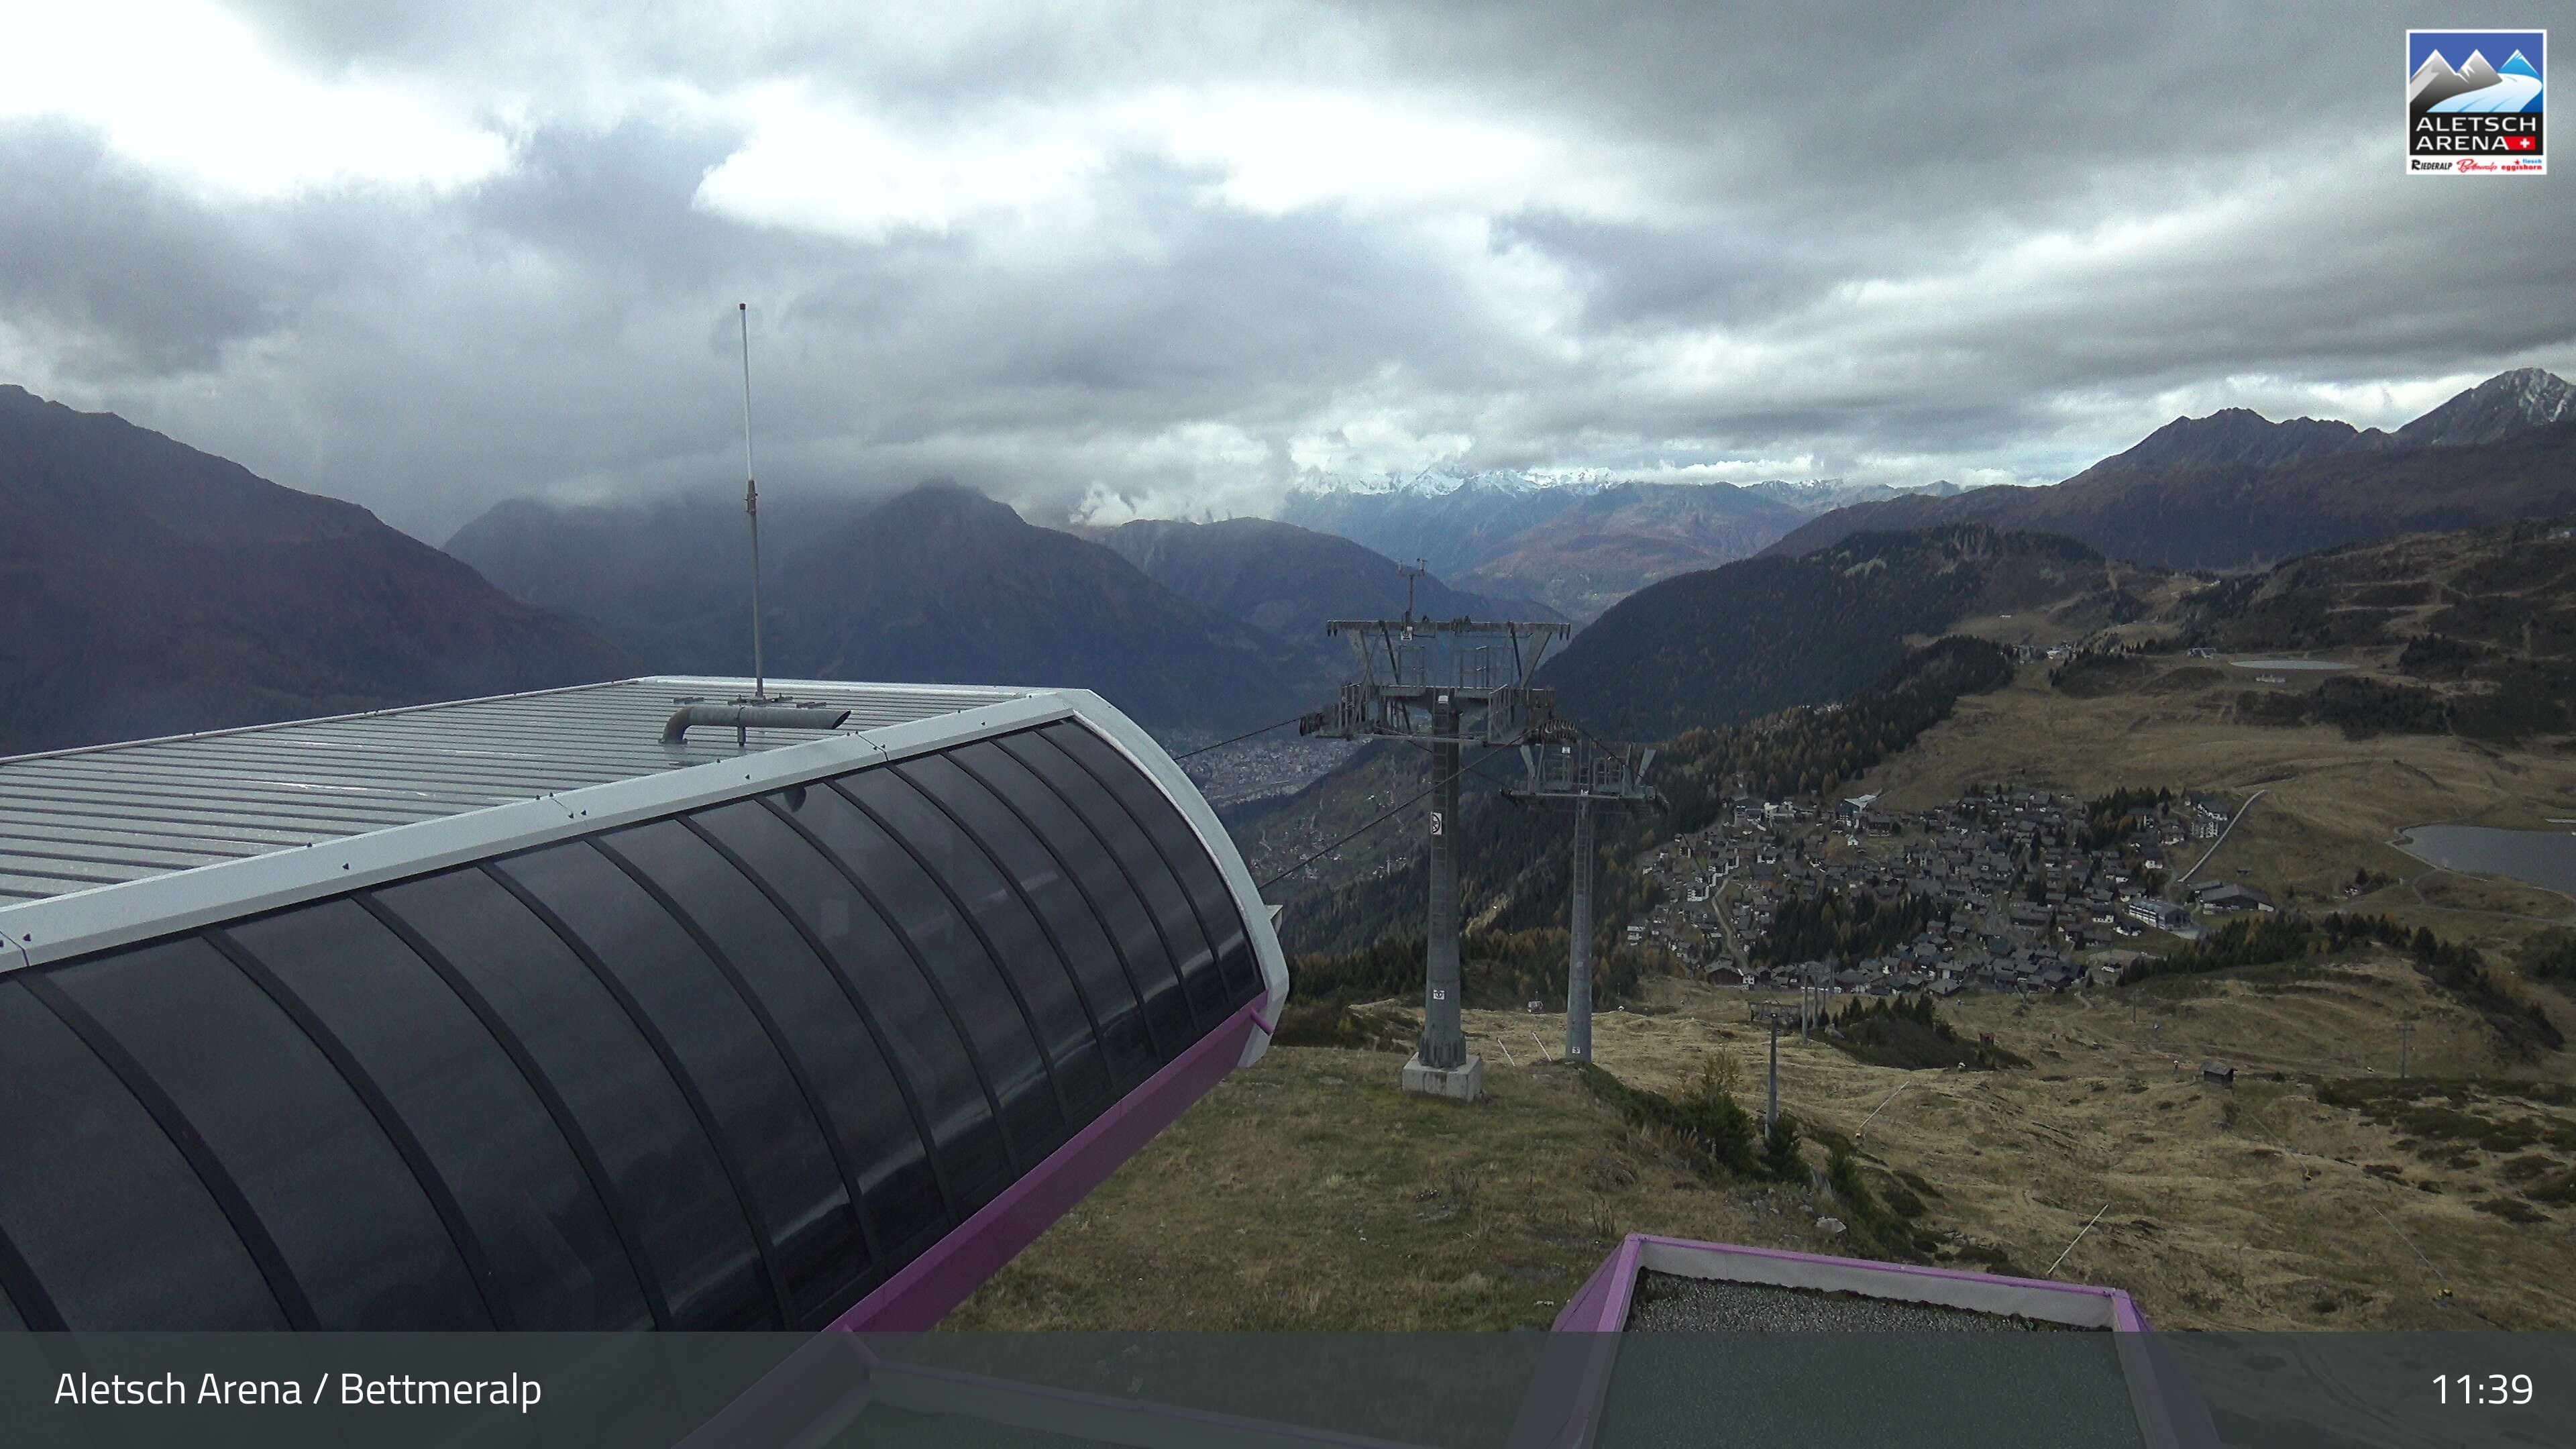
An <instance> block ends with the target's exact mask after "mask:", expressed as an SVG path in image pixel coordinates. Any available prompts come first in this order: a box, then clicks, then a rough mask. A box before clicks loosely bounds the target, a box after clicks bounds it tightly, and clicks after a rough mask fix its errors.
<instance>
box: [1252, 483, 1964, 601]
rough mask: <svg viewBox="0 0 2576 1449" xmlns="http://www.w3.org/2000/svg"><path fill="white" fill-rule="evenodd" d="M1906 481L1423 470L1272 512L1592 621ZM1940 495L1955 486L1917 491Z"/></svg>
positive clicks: (1315, 488)
mask: <svg viewBox="0 0 2576 1449" xmlns="http://www.w3.org/2000/svg"><path fill="white" fill-rule="evenodd" d="M1905 491H1906V490H1900V489H1896V488H1891V487H1888V486H1886V485H1883V484H1854V483H1846V482H1842V481H1840V480H1820V481H1817V482H1811V483H1789V482H1781V481H1770V482H1763V483H1755V484H1732V483H1656V482H1643V481H1635V480H1619V479H1615V478H1611V477H1608V476H1606V475H1600V474H1581V475H1572V476H1550V475H1538V474H1528V473H1513V472H1483V473H1456V472H1441V471H1430V472H1425V473H1422V474H1417V475H1415V476H1414V477H1412V478H1408V479H1400V480H1399V479H1384V480H1371V481H1362V482H1357V483H1346V482H1325V483H1320V484H1315V485H1309V486H1305V487H1301V488H1298V489H1295V490H1293V491H1291V492H1290V493H1289V494H1288V495H1287V497H1286V498H1285V499H1284V500H1283V501H1282V503H1281V505H1280V510H1279V516H1280V517H1281V518H1282V519H1283V520H1285V521H1287V522H1290V523H1295V524H1298V525H1301V526H1303V527H1306V528H1310V529H1314V530H1316V531H1318V532H1323V533H1331V534H1338V535H1339V536H1341V537H1343V538H1347V539H1351V540H1353V541H1354V542H1357V543H1359V544H1362V545H1364V546H1366V547H1368V548H1370V549H1372V550H1374V551H1376V552H1377V553H1380V554H1383V555H1385V556H1387V557H1389V558H1393V559H1401V560H1412V559H1421V560H1422V561H1423V562H1424V564H1425V565H1426V566H1427V567H1428V568H1429V569H1430V570H1431V571H1432V572H1433V573H1435V574H1438V575H1440V576H1441V577H1443V578H1447V579H1450V580H1452V581H1453V582H1455V583H1457V584H1459V585H1461V586H1464V587H1468V588H1472V589H1476V590H1479V591H1482V592H1486V593H1492V594H1499V595H1504V596H1507V597H1524V598H1534V599H1538V600H1540V601H1542V602H1544V603H1546V604H1547V605H1549V606H1550V607H1551V608H1553V609H1556V610H1558V611H1559V612H1561V613H1563V614H1564V615H1565V616H1567V617H1568V618H1571V619H1575V620H1578V621H1589V620H1590V619H1592V618H1594V617H1596V616H1598V615H1599V614H1600V613H1601V611H1602V610H1603V609H1606V608H1608V607H1609V606H1610V605H1611V604H1613V603H1616V602H1617V601H1618V600H1619V599H1621V598H1624V597H1626V596H1627V595H1628V594H1629V593H1632V592H1634V591H1635V590H1637V589H1638V588H1641V587H1643V586H1644V585H1646V584H1649V583H1652V582H1654V581H1656V580H1658V579H1664V578H1670V577H1672V576H1673V575H1675V574H1678V573H1685V572H1688V571H1690V570H1692V569H1703V568H1711V567H1714V566H1716V565H1718V564H1722V563H1727V562H1730V561H1732V560H1734V559H1739V558H1744V557H1747V556H1749V555H1751V554H1753V553H1755V552H1757V551H1759V550H1760V549H1762V548H1764V547H1766V546H1768V545H1769V544H1771V543H1772V542H1774V541H1776V540H1778V539H1779V538H1781V537H1783V536H1784V535H1786V534H1787V533H1789V532H1790V531H1791V530H1793V529H1795V528H1796V527H1798V525H1799V524H1801V523H1802V522H1804V521H1805V520H1806V519H1808V518H1810V517H1813V516H1814V515H1816V514H1819V513H1822V512H1825V511H1827V510H1830V509H1834V508H1840V507H1843V506H1845V505H1847V504H1851V503H1857V502H1863V501H1868V500H1872V499H1885V498H1893V497H1897V496H1901V495H1903V494H1904V493H1905ZM1918 491H1920V492H1922V493H1924V494H1929V495H1937V496H1948V495H1950V494H1955V493H1957V492H1958V491H1959V489H1958V488H1957V486H1956V485H1954V484H1950V483H1938V484H1934V485H1932V486H1931V487H1930V488H1927V489H1923V490H1918Z"/></svg>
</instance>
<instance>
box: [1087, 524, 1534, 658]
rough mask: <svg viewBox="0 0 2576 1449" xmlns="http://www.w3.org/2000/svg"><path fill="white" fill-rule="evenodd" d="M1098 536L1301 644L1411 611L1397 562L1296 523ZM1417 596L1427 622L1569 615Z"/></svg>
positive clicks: (1466, 596)
mask: <svg viewBox="0 0 2576 1449" xmlns="http://www.w3.org/2000/svg"><path fill="white" fill-rule="evenodd" d="M1098 537H1099V542H1101V543H1102V544H1104V545H1106V546H1107V547H1108V548H1109V549H1110V551H1111V552H1113V553H1116V554H1117V555H1118V556H1119V557H1121V558H1123V559H1125V560H1127V561H1128V562H1129V563H1131V564H1134V565H1135V566H1136V567H1137V568H1139V569H1141V570H1143V571H1144V573H1145V574H1146V576H1147V577H1149V578H1151V579H1153V580H1154V581H1155V582H1156V583H1159V584H1161V585H1162V586H1163V587H1165V588H1167V589H1170V590H1171V591H1172V592H1174V593H1176V594H1178V595H1180V596H1181V597H1182V598H1184V599H1188V600H1190V601H1191V602H1192V603H1195V604H1198V605H1200V606H1202V607H1204V608H1207V609H1210V610H1212V611H1214V612H1215V613H1218V614H1220V615H1223V616H1225V617H1226V618H1229V619H1237V620H1241V621H1242V622H1244V623H1247V624H1251V625H1253V626H1254V627H1256V628H1259V629H1263V630H1267V631H1268V632H1270V633H1272V634H1276V635H1278V636H1279V637H1281V638H1282V639H1285V640H1289V641H1292V642H1294V643H1296V644H1299V645H1317V646H1320V645H1322V644H1323V643H1324V624H1325V622H1326V621H1327V620H1331V619H1352V618H1363V619H1365V618H1394V617H1396V616H1398V615H1400V614H1402V613H1403V612H1404V609H1405V600H1406V598H1407V580H1406V578H1405V571H1404V569H1403V567H1402V566H1401V565H1399V564H1397V563H1396V562H1395V560H1393V559H1390V558H1387V557H1386V556H1385V555H1383V554H1379V553H1375V552H1372V551H1371V550H1369V549H1367V548H1364V547H1362V546H1361V545H1359V544H1356V543H1353V542H1351V541H1350V540H1349V539H1346V538H1340V537H1336V536H1335V535H1332V534H1329V533H1317V532H1315V531H1314V530H1312V529H1306V528H1299V527H1298V526H1297V525H1295V524H1293V523H1279V522H1274V521H1272V520H1270V519H1266V518H1233V519H1227V520H1225V521H1224V522H1221V523H1184V522H1176V521H1173V520H1168V519H1151V520H1138V521H1136V522H1134V523H1127V524H1122V525H1120V526H1119V527H1117V528H1113V529H1109V530H1107V531H1105V532H1103V533H1101V534H1100V535H1099V536H1098ZM1410 592H1411V597H1412V599H1413V608H1414V611H1415V613H1416V614H1418V615H1420V616H1421V617H1424V618H1435V619H1454V618H1458V617H1460V616H1462V615H1465V616H1473V617H1476V618H1483V619H1492V618H1513V619H1547V620H1554V619H1559V618H1561V617H1562V616H1561V615H1559V614H1558V613H1557V612H1556V611H1555V610H1553V609H1549V608H1547V607H1546V606H1545V605H1542V604H1537V603H1534V602H1532V601H1529V600H1522V599H1512V598H1505V597H1498V596H1496V595H1492V594H1480V593H1471V592H1469V591H1467V590H1464V589H1457V588H1452V587H1450V586H1449V585H1447V584H1445V583H1442V582H1441V581H1440V579H1439V578H1438V577H1436V576H1434V575H1431V574H1424V575H1422V576H1421V577H1419V578H1417V579H1414V580H1412V581H1411V591H1410Z"/></svg>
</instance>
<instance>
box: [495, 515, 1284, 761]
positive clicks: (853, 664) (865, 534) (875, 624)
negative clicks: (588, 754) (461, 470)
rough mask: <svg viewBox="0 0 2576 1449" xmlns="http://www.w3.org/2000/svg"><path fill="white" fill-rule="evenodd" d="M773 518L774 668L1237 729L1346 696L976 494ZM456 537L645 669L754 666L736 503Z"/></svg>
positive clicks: (1097, 553) (1212, 614) (1262, 640)
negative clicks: (957, 687)
mask: <svg viewBox="0 0 2576 1449" xmlns="http://www.w3.org/2000/svg"><path fill="white" fill-rule="evenodd" d="M761 512H762V518H763V524H764V528H763V530H762V538H763V541H764V545H765V547H766V549H767V559H766V566H765V573H766V579H765V587H764V590H763V600H762V602H763V608H764V612H763V615H762V619H763V634H764V646H765V650H766V656H767V663H768V668H769V672H770V673H771V674H772V675H773V676H777V677H784V678H793V677H799V676H802V677H807V678H826V679H870V680H889V681H897V682H911V683H931V684H1025V685H1064V686H1078V687H1082V688H1088V689H1093V690H1097V691H1099V692H1100V693H1101V694H1102V695H1104V696H1106V697H1107V698H1108V699H1109V700H1110V701H1111V702H1112V703H1114V704H1116V705H1118V706H1119V707H1120V708H1121V709H1124V710H1126V711H1128V712H1129V713H1131V714H1133V715H1134V716H1135V717H1136V718H1137V719H1138V720H1139V721H1140V722H1143V723H1145V724H1148V725H1151V726H1153V727H1155V728H1158V729H1165V730H1187V729H1199V728H1208V729H1214V728H1240V727H1243V726H1246V725H1249V724H1256V723H1260V722H1263V721H1265V720H1269V719H1275V718H1280V717H1284V716H1286V715H1290V714H1294V713H1296V712H1297V711H1299V710H1301V709H1309V708H1312V707H1314V705H1315V704H1316V702H1317V701H1318V700H1320V699H1321V698H1323V697H1324V696H1325V695H1327V694H1329V693H1330V688H1331V686H1330V682H1329V681H1328V680H1327V679H1325V678H1324V677H1323V676H1322V674H1321V673H1320V666H1319V664H1318V662H1317V660H1316V658H1315V656H1314V655H1313V654H1311V653H1308V652H1303V651H1299V650H1295V649H1286V648H1283V647H1282V645H1281V644H1280V642H1279V641H1278V640H1276V639H1274V638H1272V637H1270V636H1269V635H1266V634H1263V633H1261V632H1259V631H1257V630H1255V629H1253V628H1251V627H1249V626H1247V625H1245V624H1242V623H1239V622H1237V621H1235V620H1233V619H1231V618H1227V617H1224V616H1222V615H1221V614H1219V613H1217V612H1216V611H1214V610H1211V609H1209V608H1206V607H1204V606H1202V605H1200V604H1196V603H1193V602H1191V601H1190V600H1188V599H1185V598H1183V597H1181V596H1180V595H1178V594H1175V593H1174V592H1172V591H1171V590H1169V589H1167V588H1165V587H1164V586H1162V585H1161V584H1158V583H1156V582H1155V581H1154V580H1153V579H1151V578H1149V577H1147V576H1146V575H1145V574H1144V573H1143V572H1141V571H1139V570H1138V569H1137V568H1136V567H1135V566H1134V565H1132V564H1130V563H1128V562H1127V561H1126V560H1125V559H1123V558H1121V557H1119V556H1118V555H1117V554H1116V553H1115V552H1113V551H1111V550H1110V549H1108V548H1105V547H1102V546H1101V545H1099V544H1096V543H1093V542H1089V541H1087V540H1084V539H1081V538H1077V537H1075V536H1073V535H1072V534H1069V533H1064V532H1061V531H1058V530H1055V529H1048V528H1040V527H1037V526H1035V525H1032V524H1030V523H1028V522H1026V521H1024V520H1023V519H1021V517H1020V516H1019V514H1018V513H1017V512H1015V511H1014V510H1012V509H1011V507H1010V506H1009V505H1007V504H1003V503H997V502H995V501H993V500H992V499H989V498H986V497H984V496H983V495H982V494H979V493H976V492H974V491H972V490H970V489H965V488H961V487H958V486H956V485H953V484H929V485H925V486H923V487H920V488H917V489H914V490H912V491H911V492H908V493H904V494H900V495H898V496H896V497H895V498H893V499H891V500H888V501H885V502H881V503H880V502H877V501H875V500H867V499H849V498H837V499H792V498H791V499H786V500H779V501H776V502H773V501H772V500H767V499H764V500H763V502H762V508H761ZM782 524H783V525H784V526H782ZM448 547H449V549H450V550H451V551H453V552H455V553H456V554H457V555H458V556H459V557H460V558H463V559H465V560H466V561H467V562H469V563H471V564H474V565H475V566H476V567H478V568H481V569H484V570H486V571H487V572H488V574H489V575H490V577H492V578H493V579H494V581H495V582H497V583H499V584H500V585H501V586H502V587H503V588H505V589H508V590H509V591H511V592H512V593H513V594H517V595H519V596H520V597H523V598H528V599H542V600H546V601H549V602H552V603H554V604H555V605H556V606H557V607H560V608H562V609H564V610H565V611H566V612H569V613H572V614H573V615H575V616H576V617H579V618H582V619H585V620H588V621H592V622H594V623H595V624H596V625H597V626H598V627H599V628H601V629H602V630H603V631H604V632H607V633H609V634H611V635H612V636H613V637H615V638H617V639H618V640H620V641H621V642H622V643H623V644H625V646H626V647H627V648H628V649H629V650H631V651H632V652H633V653H634V654H635V655H636V656H637V657H638V658H639V659H641V660H643V661H644V662H645V663H646V664H647V665H648V667H651V668H654V669H661V670H670V671H674V672H681V671H701V670H703V671H715V672H722V673H728V674H740V673H747V672H748V671H749V669H750V649H751V646H750V561H749V545H748V542H747V541H746V540H745V537H744V525H743V519H742V514H741V513H740V512H739V510H738V509H736V508H735V507H733V506H731V505H729V504H727V503H724V502H721V501H719V500H714V499H709V500H705V501H661V502H653V503H639V504H634V505H606V506H589V507H579V506H575V507H563V506H556V505H551V504H543V503H529V502H518V503H508V504H503V505H500V506H499V507H497V508H495V509H493V510H492V511H491V512H489V513H487V514H485V515H484V516H483V517H481V518H478V519H476V520H475V521H474V522H472V523H470V524H468V525H467V526H466V527H465V528H463V529H461V530H459V531H458V533H457V535H456V537H455V538H453V539H451V540H450V541H449V544H448Z"/></svg>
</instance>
